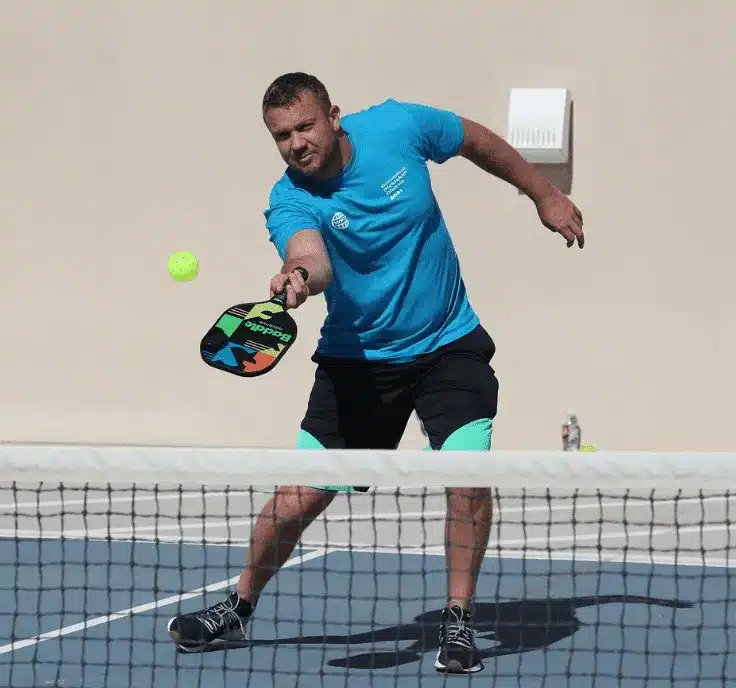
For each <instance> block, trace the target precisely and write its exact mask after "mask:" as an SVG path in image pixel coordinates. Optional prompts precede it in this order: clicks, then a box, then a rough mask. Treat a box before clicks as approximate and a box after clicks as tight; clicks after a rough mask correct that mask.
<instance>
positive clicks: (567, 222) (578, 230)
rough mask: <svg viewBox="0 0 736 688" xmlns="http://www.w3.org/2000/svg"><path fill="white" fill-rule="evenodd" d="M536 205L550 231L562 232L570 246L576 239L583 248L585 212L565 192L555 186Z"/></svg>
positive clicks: (540, 216)
mask: <svg viewBox="0 0 736 688" xmlns="http://www.w3.org/2000/svg"><path fill="white" fill-rule="evenodd" d="M536 206H537V213H539V219H540V220H541V221H542V224H543V225H544V226H545V227H546V228H547V229H549V230H550V231H552V232H556V233H557V234H561V235H562V236H563V237H564V238H565V240H566V241H567V247H568V248H570V247H571V246H572V245H573V244H574V243H575V242H576V241H577V244H578V246H579V247H580V248H583V246H584V245H585V235H584V234H583V214H582V213H581V212H580V210H579V208H578V207H577V206H576V205H575V204H574V203H573V202H572V201H571V200H570V199H569V198H568V197H567V196H565V194H563V193H562V192H561V191H560V190H559V189H554V188H553V190H552V191H551V192H550V193H548V194H546V195H545V196H543V197H542V198H540V199H539V200H538V201H537V202H536Z"/></svg>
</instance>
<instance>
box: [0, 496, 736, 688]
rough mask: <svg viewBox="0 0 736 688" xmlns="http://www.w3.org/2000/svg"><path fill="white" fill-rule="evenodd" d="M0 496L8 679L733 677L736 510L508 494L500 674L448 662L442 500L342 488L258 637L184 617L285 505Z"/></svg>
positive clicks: (492, 598) (288, 682)
mask: <svg viewBox="0 0 736 688" xmlns="http://www.w3.org/2000/svg"><path fill="white" fill-rule="evenodd" d="M35 487H36V486H30V487H29V489H20V488H19V487H18V488H15V489H11V487H10V486H9V485H8V484H7V483H6V484H0V686H4V687H5V686H7V687H8V688H10V687H13V688H16V687H23V688H41V687H42V686H63V687H64V688H77V687H80V688H81V687H82V686H83V687H84V688H98V687H105V688H118V687H121V688H122V687H125V688H129V687H133V686H135V687H143V686H156V687H157V688H161V687H164V688H165V687H166V686H177V688H189V687H194V686H207V687H208V688H220V687H222V686H228V687H230V686H238V687H242V686H253V687H257V688H268V687H270V686H273V687H274V688H287V687H289V688H290V687H293V686H310V687H312V686H325V687H328V688H337V687H338V686H350V687H351V688H362V687H368V686H400V687H402V688H407V687H408V686H441V685H467V684H468V683H473V684H475V685H493V686H495V687H496V688H506V687H507V686H508V687H511V686H514V687H518V686H525V687H526V686H530V687H532V686H533V687H536V686H551V687H557V686H606V687H609V686H610V687H611V688H613V687H614V686H616V687H622V686H623V687H626V688H634V687H635V686H636V687H640V686H672V685H674V686H688V687H691V686H708V687H711V686H713V687H715V686H725V685H729V683H732V682H733V681H736V650H734V648H736V640H734V639H735V638H736V576H735V575H734V566H735V565H736V556H735V554H734V548H736V529H735V528H734V526H733V521H734V512H735V511H736V500H734V498H733V497H731V498H727V497H724V496H718V495H703V496H700V495H698V494H697V493H694V494H687V495H682V496H679V497H678V496H677V495H673V494H658V495H657V498H656V501H651V500H650V492H648V491H642V492H640V493H638V494H637V495H636V496H634V495H633V494H632V493H630V494H629V495H628V496H624V495H622V494H620V493H618V494H605V495H598V496H596V495H591V494H586V495H577V496H576V497H575V498H574V499H573V494H572V493H567V494H565V495H562V494H552V495H551V496H550V497H549V498H548V497H546V496H544V495H542V494H539V493H538V494H537V495H536V496H532V495H529V494H526V495H522V494H521V493H515V494H510V493H506V492H504V493H503V494H500V495H498V497H497V500H496V509H495V524H494V530H493V533H492V536H491V546H490V548H489V550H488V555H487V557H486V560H485V564H484V567H483V570H482V573H481V576H480V581H479V587H478V604H477V609H476V628H477V630H478V637H477V640H478V645H479V647H480V648H481V649H482V650H483V653H484V657H485V660H484V663H485V670H484V671H483V672H482V673H480V674H477V675H475V676H473V677H444V676H442V675H439V674H437V673H436V672H435V670H434V668H433V662H434V655H435V650H436V637H437V620H438V618H439V613H440V610H441V608H442V606H443V603H444V596H445V581H446V572H445V566H444V557H443V556H442V555H443V547H442V543H443V528H444V498H443V496H442V495H441V494H439V493H438V492H437V491H435V492H436V493H435V494H433V495H431V496H429V497H423V496H422V494H421V492H420V491H417V490H412V491H410V492H406V493H402V495H401V496H396V494H394V493H392V491H391V490H385V489H384V490H380V491H378V492H377V493H372V494H367V495H354V496H350V497H348V496H345V495H343V496H340V497H338V498H337V500H336V501H335V502H334V503H333V504H332V506H331V507H330V508H329V509H328V511H327V512H326V514H325V516H324V517H323V518H321V519H319V520H318V521H317V522H316V523H314V524H313V525H312V526H311V527H310V528H309V530H308V531H307V532H306V533H305V536H304V538H303V542H302V543H301V546H300V547H299V548H298V549H297V550H296V551H295V553H294V557H293V559H292V560H291V561H290V562H289V564H288V565H287V567H286V568H284V569H283V570H282V571H281V572H280V573H279V574H278V575H277V577H276V578H275V579H274V580H273V581H272V582H271V584H269V586H268V588H267V590H266V593H265V594H264V596H263V597H262V599H261V602H260V604H259V606H258V609H257V612H256V615H255V618H254V620H253V622H252V624H251V625H250V628H249V638H248V640H247V641H246V642H244V643H242V644H241V645H242V646H240V647H233V648H230V649H228V650H226V651H222V650H218V651H212V652H206V653H201V654H196V655H185V654H180V653H177V652H176V650H175V648H174V646H173V644H172V643H171V642H170V641H169V639H168V636H167V634H166V623H167V621H168V619H169V618H170V616H172V615H173V614H175V613H177V612H180V611H181V612H186V611H194V610H196V609H199V608H201V607H202V606H203V605H204V604H212V603H213V602H215V601H218V600H219V599H221V598H222V595H223V593H224V592H225V591H226V590H227V589H228V588H229V587H230V586H231V585H233V584H234V582H235V578H236V577H237V575H238V573H239V571H240V567H241V565H242V563H243V559H244V556H245V552H246V548H247V542H248V537H249V532H250V527H251V524H252V522H253V515H254V514H256V513H257V512H258V511H259V510H260V507H261V506H262V505H263V503H264V502H265V500H266V499H267V497H268V495H267V494H264V493H258V494H252V493H249V492H239V493H228V494H224V493H222V492H218V491H216V490H215V488H208V489H209V490H214V491H210V492H209V493H207V494H206V495H203V494H202V493H201V492H196V491H188V492H182V491H153V490H150V489H145V488H138V489H136V491H135V492H132V491H130V490H127V491H126V490H116V491H113V492H111V493H108V492H107V491H106V490H105V489H104V488H101V489H94V488H90V489H89V490H87V491H86V492H85V491H83V490H74V489H69V488H65V489H64V491H63V492H61V491H59V490H58V489H57V490H50V489H47V490H45V491H38V490H36V489H34V488H35Z"/></svg>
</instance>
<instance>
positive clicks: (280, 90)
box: [263, 72, 332, 112]
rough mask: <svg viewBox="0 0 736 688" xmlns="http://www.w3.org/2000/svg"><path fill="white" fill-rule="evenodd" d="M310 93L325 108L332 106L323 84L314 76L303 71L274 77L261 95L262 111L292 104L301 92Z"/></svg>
mask: <svg viewBox="0 0 736 688" xmlns="http://www.w3.org/2000/svg"><path fill="white" fill-rule="evenodd" d="M304 93H311V94H312V95H313V96H314V97H315V98H316V99H317V101H318V102H319V103H320V104H321V105H322V106H323V107H324V108H325V111H327V110H329V109H330V108H331V107H332V102H331V101H330V95H329V93H327V89H326V88H325V85H324V84H323V83H322V82H321V81H320V80H319V79H318V78H317V77H316V76H312V75H311V74H305V73H304V72H289V73H288V74H282V75H281V76H280V77H278V78H277V79H275V80H274V81H273V82H272V83H271V85H270V86H269V87H268V88H267V89H266V93H265V94H264V96H263V112H266V111H267V110H273V109H275V108H284V107H289V106H290V105H293V104H294V103H295V102H296V101H297V100H299V98H300V97H301V95H302V94H304Z"/></svg>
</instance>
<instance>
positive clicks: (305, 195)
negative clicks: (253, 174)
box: [265, 99, 479, 363]
mask: <svg viewBox="0 0 736 688" xmlns="http://www.w3.org/2000/svg"><path fill="white" fill-rule="evenodd" d="M341 124H342V128H343V130H344V131H345V132H346V134H347V136H348V137H349V139H350V143H351V144H352V155H351V158H350V161H349V162H348V164H347V165H346V167H345V168H344V169H343V171H342V172H341V174H340V175H339V176H337V177H334V178H332V179H330V180H328V181H317V180H313V179H309V178H306V177H305V176H304V175H301V174H299V173H298V172H295V171H293V170H290V169H289V170H287V171H286V172H285V173H284V175H283V176H282V177H281V179H279V181H278V182H276V184H275V185H274V187H273V189H272V191H271V195H270V199H269V208H268V209H267V210H266V211H265V216H266V226H267V228H268V231H269V233H270V239H271V241H272V242H273V244H274V245H275V247H276V249H277V250H278V252H279V255H280V256H281V258H282V259H285V256H286V245H287V243H288V241H289V239H290V238H291V237H292V236H293V235H294V234H295V233H296V232H298V231H299V230H302V229H316V230H318V231H319V232H320V233H321V235H322V238H323V241H324V243H325V246H326V247H327V251H328V253H329V255H330V259H331V261H332V268H333V280H332V283H331V284H330V286H329V287H328V288H327V290H326V291H325V299H326V301H327V318H326V319H325V322H324V325H323V327H322V330H321V337H320V340H319V343H318V346H317V352H318V353H319V354H320V355H323V356H332V357H338V358H349V359H365V360H373V361H384V362H393V363H399V362H406V361H411V360H413V359H415V358H416V357H417V356H419V355H421V354H426V353H430V352H432V351H434V350H435V349H437V348H438V347H440V346H442V345H444V344H448V343H450V342H452V341H454V340H456V339H458V338H460V337H462V336H463V335H465V334H467V333H468V332H470V331H471V330H473V329H474V328H475V327H477V325H478V324H479V319H478V317H477V315H476V314H475V312H474V311H473V309H472V308H471V306H470V303H469V301H468V296H467V293H466V291H465V285H464V283H463V279H462V276H461V274H460V265H459V262H458V257H457V254H456V252H455V248H454V246H453V244H452V240H451V238H450V235H449V233H448V231H447V227H446V226H445V221H444V219H443V217H442V212H441V211H440V208H439V205H438V203H437V200H436V198H435V196H434V192H433V191H432V186H431V182H430V176H429V170H428V168H427V161H429V160H431V161H433V162H435V163H443V162H445V161H446V160H448V159H449V158H451V157H452V156H454V155H455V154H457V152H458V150H459V148H460V145H461V143H462V140H463V126H462V122H461V120H460V118H459V117H458V116H457V115H456V114H454V113H452V112H448V111H445V110H439V109H436V108H432V107H428V106H426V105H416V104H410V103H403V102H398V101H396V100H393V99H390V100H387V101H385V102H383V103H381V104H379V105H376V106H373V107H370V108H368V109H366V110H363V111H360V112H356V113H354V114H351V115H347V116H346V117H344V118H343V119H342V122H341Z"/></svg>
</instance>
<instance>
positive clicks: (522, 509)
mask: <svg viewBox="0 0 736 688" xmlns="http://www.w3.org/2000/svg"><path fill="white" fill-rule="evenodd" d="M251 494H257V495H261V496H262V497H266V495H268V494H269V493H268V492H255V493H251V492H248V491H243V490H240V491H235V490H231V491H230V492H227V493H226V492H224V491H218V492H205V493H204V494H203V493H202V492H182V493H181V494H180V493H170V492H166V493H164V494H159V495H152V494H140V495H139V494H137V493H136V494H135V496H133V495H132V494H129V495H127V496H120V497H109V498H108V497H95V498H92V499H87V500H84V499H63V500H56V501H53V502H47V501H43V500H41V499H39V500H38V501H34V502H18V503H14V502H7V503H5V504H0V509H37V508H44V509H46V508H52V507H65V506H85V505H87V506H88V505H91V504H111V503H117V502H127V503H130V502H131V501H134V502H146V501H150V502H153V501H171V500H175V499H177V500H178V499H195V498H199V499H203V500H204V499H209V498H210V497H212V498H215V497H216V498H220V497H243V496H247V495H251ZM438 496H441V495H438ZM403 497H404V498H405V499H412V500H413V499H421V497H419V496H411V495H403ZM351 499H353V500H355V502H356V504H359V503H360V502H362V501H363V500H364V499H370V496H369V495H361V496H358V497H352V498H351ZM511 499H526V500H528V501H534V502H537V501H540V500H542V499H546V497H544V496H535V497H529V496H527V497H523V498H522V497H516V496H514V497H509V496H506V497H502V499H501V501H502V502H503V501H508V500H511ZM551 499H552V501H553V502H554V501H555V500H563V499H564V500H566V502H567V503H565V504H552V505H551V506H547V505H531V506H513V507H501V508H500V511H501V513H526V512H532V513H533V512H542V511H545V512H547V511H565V510H571V509H572V508H573V507H574V508H575V510H578V509H599V508H601V507H602V508H604V509H605V508H612V507H614V506H621V505H622V504H626V505H627V506H629V507H630V508H632V509H634V508H642V507H649V505H650V504H651V502H650V500H649V497H627V498H625V499H623V498H622V499H613V500H606V501H593V502H589V501H585V502H581V503H578V501H579V500H591V499H592V500H597V499H598V498H597V497H595V496H593V495H579V496H577V497H575V496H572V495H570V496H567V497H552V498H551ZM731 499H736V494H733V495H728V496H727V497H726V496H724V495H709V496H706V497H702V498H701V497H682V498H680V499H655V500H654V503H655V504H656V505H671V504H688V503H690V502H710V501H723V502H726V501H729V500H731ZM358 500H360V501H358ZM494 501H495V502H497V501H498V500H494ZM419 513H421V512H419ZM437 513H440V512H437ZM442 513H443V514H444V512H442ZM105 514H106V512H104V511H100V512H93V514H90V515H105ZM152 515H153V514H152Z"/></svg>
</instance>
